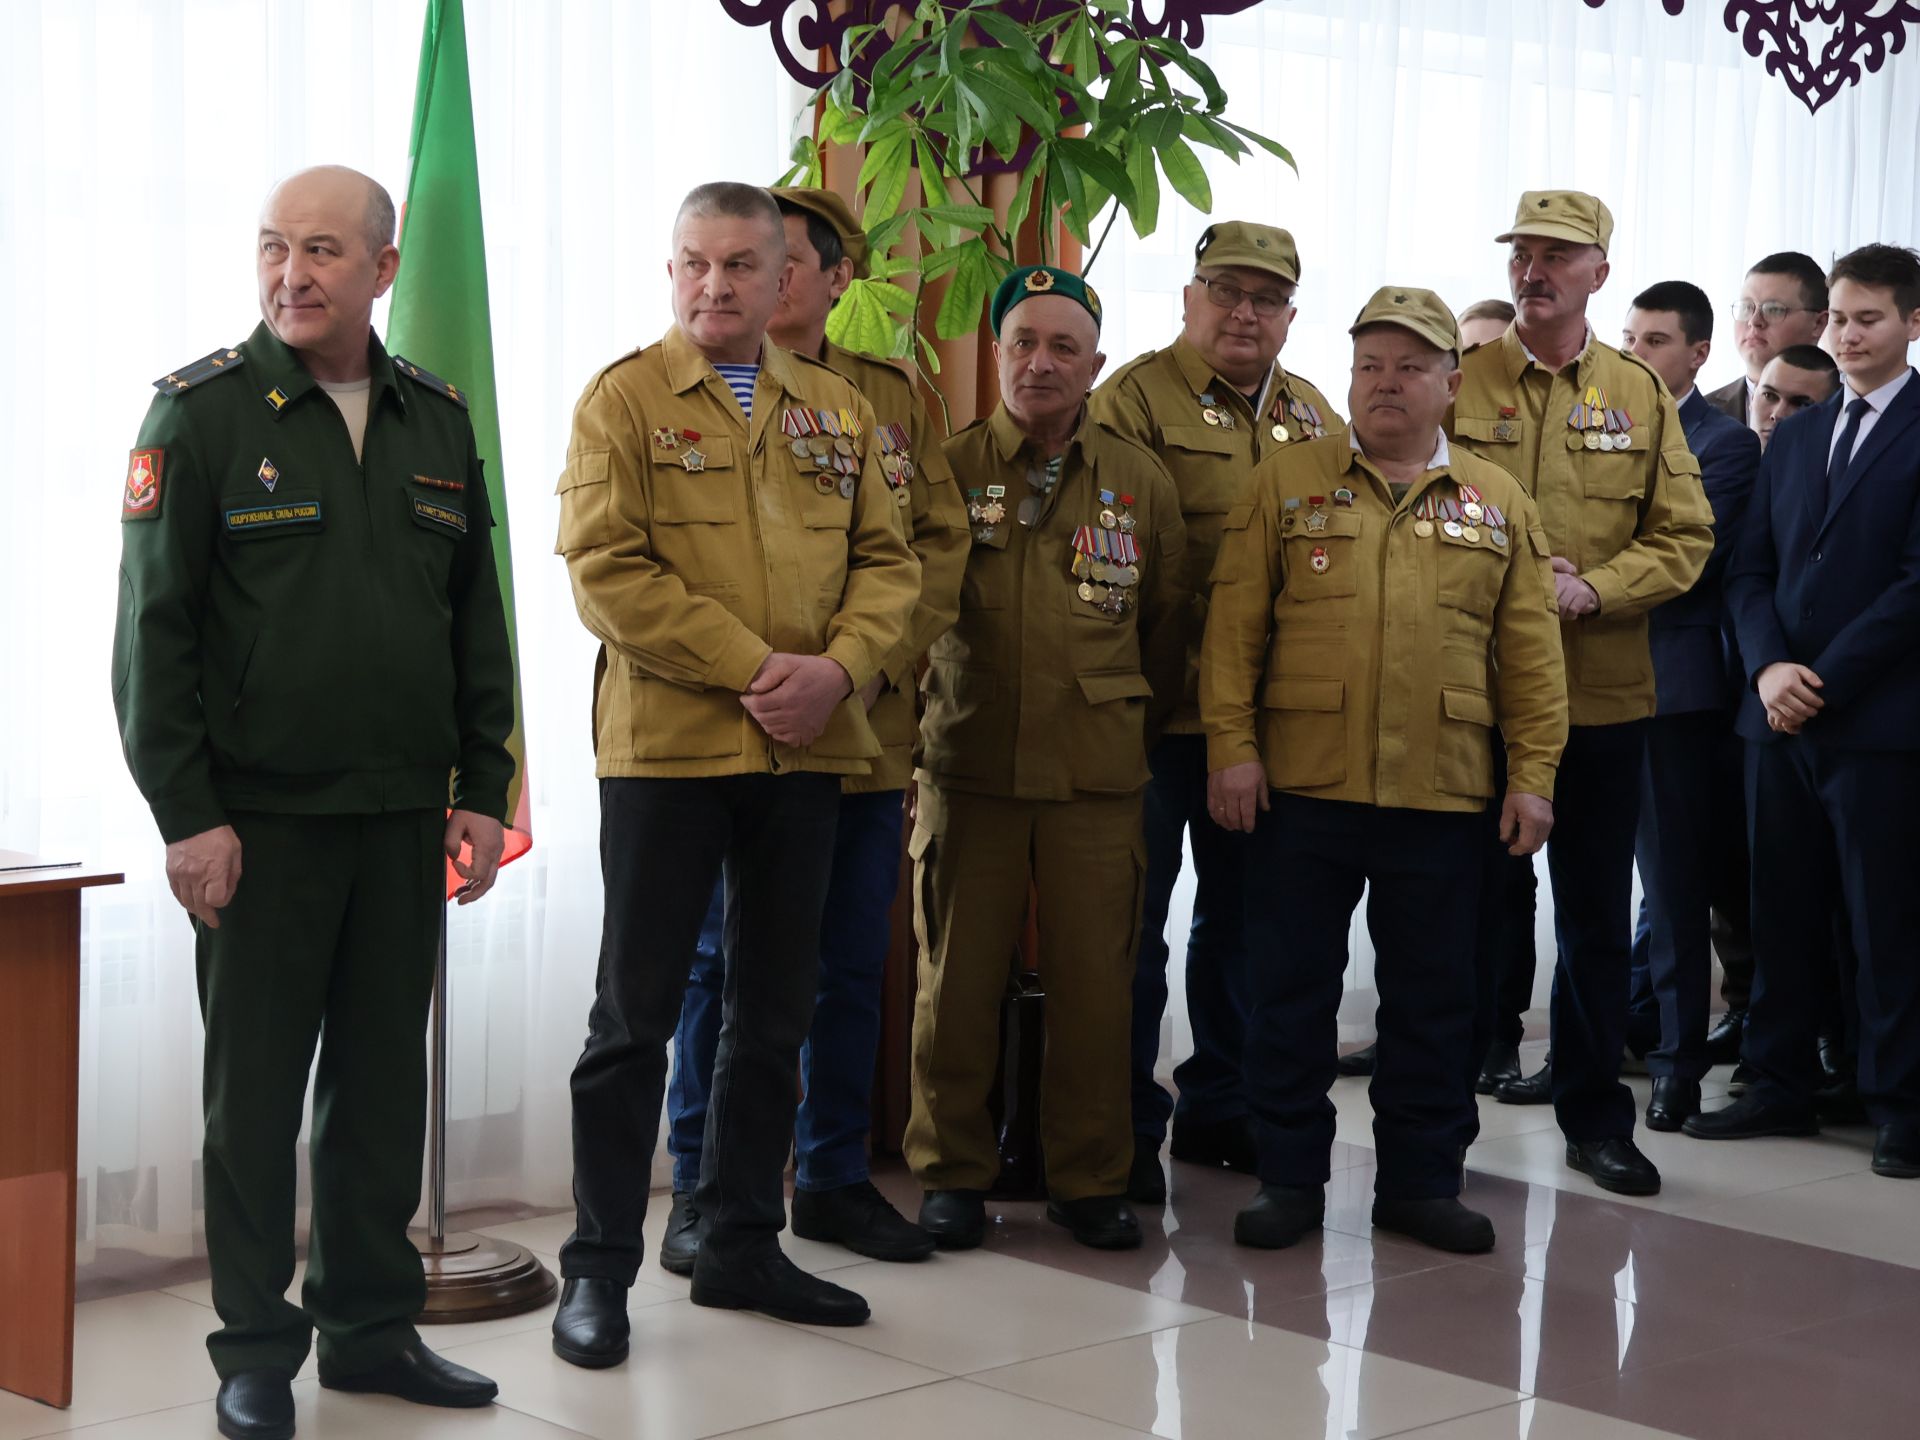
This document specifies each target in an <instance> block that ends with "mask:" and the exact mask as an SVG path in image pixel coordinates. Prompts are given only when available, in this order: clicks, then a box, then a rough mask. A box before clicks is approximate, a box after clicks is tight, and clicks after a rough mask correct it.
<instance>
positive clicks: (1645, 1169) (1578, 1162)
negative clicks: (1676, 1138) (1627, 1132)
mask: <svg viewBox="0 0 1920 1440" xmlns="http://www.w3.org/2000/svg"><path fill="white" fill-rule="evenodd" d="M1567 1164H1568V1165H1570V1166H1571V1167H1572V1168H1573V1169H1575V1170H1578V1171H1579V1172H1580V1173H1581V1174H1582V1175H1585V1176H1586V1177H1587V1178H1588V1179H1590V1180H1592V1181H1593V1183H1594V1184H1596V1185H1598V1186H1599V1187H1600V1188H1601V1189H1602V1190H1611V1191H1612V1192H1613V1193H1614V1194H1616V1195H1658V1194H1659V1193H1660V1172H1659V1171H1658V1170H1656V1169H1654V1167H1653V1162H1652V1161H1651V1160H1649V1159H1647V1157H1646V1156H1644V1155H1642V1154H1641V1153H1640V1149H1639V1147H1638V1146H1636V1145H1635V1144H1634V1143H1633V1141H1631V1140H1626V1139H1612V1140H1569V1141H1568V1142H1567Z"/></svg>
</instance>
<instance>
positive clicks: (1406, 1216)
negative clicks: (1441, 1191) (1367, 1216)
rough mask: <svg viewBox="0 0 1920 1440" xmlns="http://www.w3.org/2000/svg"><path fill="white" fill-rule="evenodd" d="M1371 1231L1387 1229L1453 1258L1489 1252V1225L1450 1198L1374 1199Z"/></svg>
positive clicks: (1491, 1240) (1477, 1214)
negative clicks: (1454, 1256) (1447, 1253)
mask: <svg viewBox="0 0 1920 1440" xmlns="http://www.w3.org/2000/svg"><path fill="white" fill-rule="evenodd" d="M1373 1228H1374V1229H1376V1230H1391V1231H1393V1232H1394V1233H1395V1234H1396V1235H1405V1236H1407V1237H1408V1238H1409V1239H1413V1240H1418V1241H1419V1242H1420V1243H1421V1244H1422V1245H1431V1246H1432V1247H1433V1248H1434V1249H1436V1250H1446V1251H1450V1252H1451V1253H1453V1254H1455V1255H1484V1254H1486V1252H1487V1251H1489V1250H1491V1249H1493V1222H1492V1221H1491V1220H1489V1219H1488V1218H1487V1217H1486V1216H1484V1215H1482V1214H1481V1213H1480V1212H1479V1211H1477V1210H1469V1209H1468V1208H1467V1207H1466V1206H1464V1205H1462V1204H1461V1203H1460V1201H1459V1200H1458V1199H1457V1198H1455V1197H1454V1196H1451V1195H1449V1196H1447V1197H1446V1198H1444V1199H1432V1200H1389V1199H1386V1198H1384V1197H1376V1198H1375V1199H1374V1202H1373Z"/></svg>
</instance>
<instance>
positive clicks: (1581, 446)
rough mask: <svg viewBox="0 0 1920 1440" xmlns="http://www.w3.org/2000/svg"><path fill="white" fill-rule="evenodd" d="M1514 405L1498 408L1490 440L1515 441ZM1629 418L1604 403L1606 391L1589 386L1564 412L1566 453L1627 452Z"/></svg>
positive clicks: (1630, 443) (1630, 439) (1517, 429)
mask: <svg viewBox="0 0 1920 1440" xmlns="http://www.w3.org/2000/svg"><path fill="white" fill-rule="evenodd" d="M1519 414H1520V410H1519V407H1518V406H1514V405H1502V406H1501V407H1500V419H1499V422H1498V423H1497V424H1495V425H1494V427H1493V438H1494V439H1495V440H1499V441H1501V442H1503V443H1504V442H1506V441H1509V440H1517V439H1519V437H1520V427H1519V426H1518V425H1517V424H1516V423H1515V420H1516V419H1517V417H1518V416H1519ZM1632 429H1633V416H1632V415H1630V414H1628V413H1627V411H1626V410H1624V409H1622V408H1621V407H1619V406H1615V405H1609V404H1608V403H1607V392H1606V390H1605V388H1604V387H1602V386H1599V385H1589V386H1588V387H1587V389H1586V393H1585V394H1583V395H1582V396H1581V397H1580V398H1579V399H1578V400H1576V401H1575V402H1574V404H1573V408H1572V409H1571V410H1569V411H1568V412H1567V448H1568V449H1569V450H1631V449H1632V448H1633V436H1632V435H1631V434H1630V433H1629V432H1630V431H1631V430H1632Z"/></svg>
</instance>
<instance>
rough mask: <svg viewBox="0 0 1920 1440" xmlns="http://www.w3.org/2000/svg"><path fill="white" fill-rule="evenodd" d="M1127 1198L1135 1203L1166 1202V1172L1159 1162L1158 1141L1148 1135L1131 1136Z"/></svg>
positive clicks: (1151, 1203)
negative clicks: (1131, 1153)
mask: <svg viewBox="0 0 1920 1440" xmlns="http://www.w3.org/2000/svg"><path fill="white" fill-rule="evenodd" d="M1127 1199H1129V1200H1131V1201H1133V1203H1134V1204H1136V1205H1164V1204H1166V1203H1167V1172H1166V1170H1165V1169H1164V1168H1162V1166H1161V1164H1160V1142H1159V1141H1157V1140H1155V1139H1154V1138H1153V1137H1152V1136H1150V1135H1136V1136H1134V1137H1133V1164H1132V1165H1131V1166H1129V1167H1128V1169H1127Z"/></svg>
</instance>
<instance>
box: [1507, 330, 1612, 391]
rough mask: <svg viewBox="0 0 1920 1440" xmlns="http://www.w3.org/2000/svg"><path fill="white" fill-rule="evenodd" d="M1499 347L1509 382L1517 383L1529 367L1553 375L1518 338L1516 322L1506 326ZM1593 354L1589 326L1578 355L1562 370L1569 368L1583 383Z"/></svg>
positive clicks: (1591, 364)
mask: <svg viewBox="0 0 1920 1440" xmlns="http://www.w3.org/2000/svg"><path fill="white" fill-rule="evenodd" d="M1500 347H1501V358H1502V359H1504V360H1505V361H1506V367H1507V379H1508V380H1510V381H1514V382H1518V381H1519V379H1520V376H1521V375H1522V374H1523V373H1525V371H1526V368H1527V367H1528V366H1529V365H1534V366H1538V367H1539V368H1540V369H1541V370H1542V371H1544V372H1546V373H1548V374H1553V373H1555V372H1553V371H1550V370H1548V369H1547V364H1546V362H1545V361H1544V360H1542V359H1541V358H1540V357H1539V356H1538V355H1535V354H1534V353H1533V352H1532V351H1531V350H1529V349H1528V348H1527V345H1526V342H1525V341H1524V340H1522V339H1521V338H1520V322H1519V321H1517V320H1516V321H1514V323H1513V324H1511V325H1509V326H1507V333H1506V334H1504V335H1502V336H1501V337H1500ZM1594 353H1595V350H1594V344H1593V326H1591V325H1589V326H1587V338H1586V339H1585V340H1584V341H1582V342H1581V345H1580V353H1579V354H1578V355H1576V356H1574V357H1573V359H1571V360H1569V361H1568V362H1567V365H1566V366H1565V367H1562V368H1569V367H1570V368H1571V369H1572V370H1573V372H1574V377H1575V379H1576V380H1578V381H1580V382H1584V381H1585V380H1586V378H1587V372H1588V371H1590V370H1591V369H1592V368H1593V360H1594Z"/></svg>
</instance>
